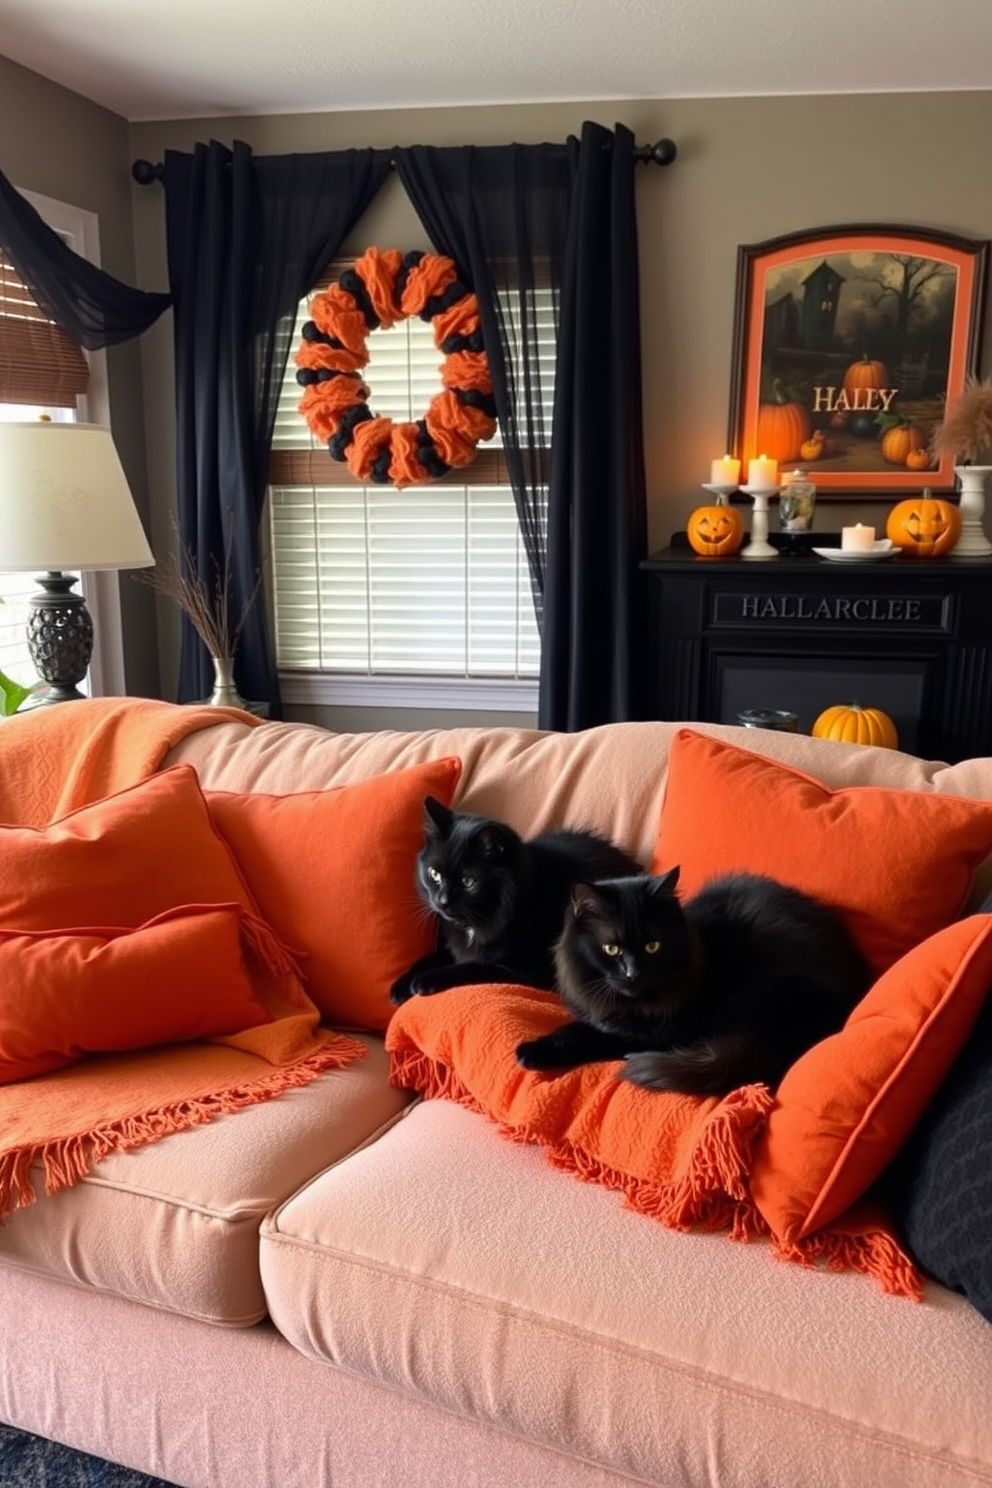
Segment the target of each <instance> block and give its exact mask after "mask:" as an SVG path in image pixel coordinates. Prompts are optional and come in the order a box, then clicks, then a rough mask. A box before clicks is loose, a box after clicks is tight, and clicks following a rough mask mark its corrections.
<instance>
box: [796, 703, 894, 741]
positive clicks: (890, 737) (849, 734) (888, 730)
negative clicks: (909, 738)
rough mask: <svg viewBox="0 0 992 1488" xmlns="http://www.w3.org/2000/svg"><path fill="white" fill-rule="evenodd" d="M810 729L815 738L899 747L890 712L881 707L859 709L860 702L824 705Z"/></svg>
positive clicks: (860, 707)
mask: <svg viewBox="0 0 992 1488" xmlns="http://www.w3.org/2000/svg"><path fill="white" fill-rule="evenodd" d="M810 732H811V733H812V735H813V738H814V739H835V740H837V741H838V742H839V743H841V744H877V745H879V746H880V747H881V748H882V749H898V748H899V734H898V731H897V729H896V726H895V724H894V723H893V722H892V719H891V718H890V717H889V715H888V714H887V713H883V712H882V710H881V708H862V706H861V704H860V703H837V704H835V706H834V707H832V708H825V709H824V711H823V712H822V713H821V714H820V716H819V718H817V720H816V722H815V723H814V724H813V727H812V729H811V731H810Z"/></svg>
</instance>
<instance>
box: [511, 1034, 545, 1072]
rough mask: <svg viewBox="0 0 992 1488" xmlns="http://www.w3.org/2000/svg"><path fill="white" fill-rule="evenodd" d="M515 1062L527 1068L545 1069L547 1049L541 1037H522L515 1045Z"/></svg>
mask: <svg viewBox="0 0 992 1488" xmlns="http://www.w3.org/2000/svg"><path fill="white" fill-rule="evenodd" d="M516 1054H517V1063H518V1064H519V1065H520V1066H521V1067H522V1068H523V1069H528V1070H546V1069H547V1067H548V1051H547V1048H546V1046H545V1044H544V1041H543V1040H542V1039H539V1038H536V1039H524V1041H523V1043H520V1044H518V1045H517V1049H516Z"/></svg>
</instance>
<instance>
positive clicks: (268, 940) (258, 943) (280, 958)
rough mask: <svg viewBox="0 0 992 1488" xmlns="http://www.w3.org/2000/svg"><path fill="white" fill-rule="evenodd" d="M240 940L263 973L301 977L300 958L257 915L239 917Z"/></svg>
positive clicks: (301, 966)
mask: <svg viewBox="0 0 992 1488" xmlns="http://www.w3.org/2000/svg"><path fill="white" fill-rule="evenodd" d="M241 938H242V941H243V943H244V946H245V949H246V950H248V951H250V952H251V954H252V956H254V958H255V960H256V961H257V962H258V964H259V965H260V966H261V967H262V969H263V970H264V971H267V972H269V973H270V975H271V976H285V975H286V973H287V972H293V973H294V974H295V975H296V976H302V975H303V962H302V959H301V957H300V956H299V955H298V954H297V953H296V952H295V951H291V950H290V949H289V946H287V945H285V944H284V943H283V942H282V941H281V940H280V939H279V937H278V935H277V934H276V933H275V931H274V930H273V929H272V927H271V925H267V924H266V923H265V921H264V920H260V919H259V918H258V916H257V915H252V914H247V913H244V914H242V916H241Z"/></svg>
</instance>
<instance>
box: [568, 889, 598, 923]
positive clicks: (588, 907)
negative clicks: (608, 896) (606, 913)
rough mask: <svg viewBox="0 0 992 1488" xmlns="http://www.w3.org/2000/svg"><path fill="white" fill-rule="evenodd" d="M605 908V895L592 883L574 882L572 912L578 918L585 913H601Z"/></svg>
mask: <svg viewBox="0 0 992 1488" xmlns="http://www.w3.org/2000/svg"><path fill="white" fill-rule="evenodd" d="M603 908H604V899H603V895H602V894H601V893H600V892H599V890H598V889H597V888H596V885H595V884H591V883H574V884H573V885H572V914H573V915H574V916H575V918H576V919H577V920H581V919H582V917H583V916H584V915H594V914H601V913H602V912H603Z"/></svg>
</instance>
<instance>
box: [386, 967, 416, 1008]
mask: <svg viewBox="0 0 992 1488" xmlns="http://www.w3.org/2000/svg"><path fill="white" fill-rule="evenodd" d="M416 981H417V979H416V977H412V976H411V975H410V973H409V972H408V971H407V972H404V973H403V975H402V976H401V977H397V978H396V980H395V982H394V983H393V985H392V986H391V987H390V989H389V1000H390V1002H391V1003H394V1004H395V1006H396V1007H402V1005H403V1003H404V1002H409V1001H410V998H411V997H415V996H416V995H417V987H416Z"/></svg>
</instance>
